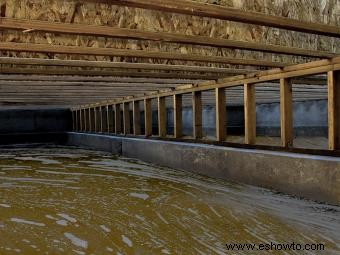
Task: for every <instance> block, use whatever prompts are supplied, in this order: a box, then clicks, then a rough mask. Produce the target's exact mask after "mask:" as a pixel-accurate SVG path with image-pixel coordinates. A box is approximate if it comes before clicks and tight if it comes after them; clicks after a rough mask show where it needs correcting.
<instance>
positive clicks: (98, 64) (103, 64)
mask: <svg viewBox="0 0 340 255" xmlns="http://www.w3.org/2000/svg"><path fill="white" fill-rule="evenodd" d="M0 64H5V65H29V66H62V67H93V68H115V69H140V70H161V71H181V72H202V73H203V72H205V73H221V74H234V75H235V74H245V73H249V72H251V71H254V70H251V69H232V68H217V67H204V66H188V65H166V64H149V63H127V62H109V61H88V60H60V59H41V58H10V57H0Z"/></svg>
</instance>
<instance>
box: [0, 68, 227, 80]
mask: <svg viewBox="0 0 340 255" xmlns="http://www.w3.org/2000/svg"><path fill="white" fill-rule="evenodd" d="M0 73H2V74H43V75H46V74H48V75H84V76H85V75H86V76H123V77H150V78H171V79H172V78H181V79H197V80H215V79H218V78H221V77H223V76H225V75H223V74H218V73H215V74H208V75H206V74H187V73H180V72H171V73H164V72H138V71H105V70H76V69H74V70H72V69H66V68H58V69H56V68H44V69H40V68H0Z"/></svg>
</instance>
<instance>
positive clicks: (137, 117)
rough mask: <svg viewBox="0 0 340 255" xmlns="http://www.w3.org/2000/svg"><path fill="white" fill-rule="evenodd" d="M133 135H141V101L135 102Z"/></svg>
mask: <svg viewBox="0 0 340 255" xmlns="http://www.w3.org/2000/svg"><path fill="white" fill-rule="evenodd" d="M132 108H133V134H134V135H140V134H141V125H140V108H139V101H133V106H132Z"/></svg>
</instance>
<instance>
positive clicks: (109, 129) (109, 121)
mask: <svg viewBox="0 0 340 255" xmlns="http://www.w3.org/2000/svg"><path fill="white" fill-rule="evenodd" d="M107 132H108V133H110V134H112V133H113V132H114V127H113V106H112V105H108V106H107Z"/></svg>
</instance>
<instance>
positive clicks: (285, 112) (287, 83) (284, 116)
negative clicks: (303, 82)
mask: <svg viewBox="0 0 340 255" xmlns="http://www.w3.org/2000/svg"><path fill="white" fill-rule="evenodd" d="M280 122H281V124H280V125H281V145H282V146H283V147H286V148H289V147H292V146H293V141H294V129H293V93H292V82H291V80H290V79H286V78H284V79H280Z"/></svg>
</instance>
